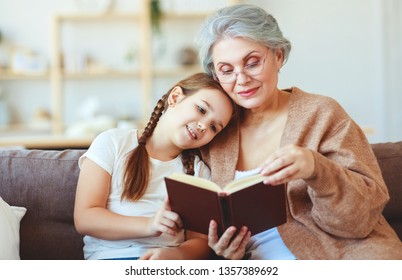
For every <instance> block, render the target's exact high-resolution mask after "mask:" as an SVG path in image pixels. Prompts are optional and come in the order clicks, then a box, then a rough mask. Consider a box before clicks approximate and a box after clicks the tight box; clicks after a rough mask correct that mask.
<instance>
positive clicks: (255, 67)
mask: <svg viewBox="0 0 402 280" xmlns="http://www.w3.org/2000/svg"><path fill="white" fill-rule="evenodd" d="M267 55H268V52H267V53H266V54H265V57H264V59H262V60H257V61H253V62H252V63H248V64H247V65H246V66H244V67H243V69H242V70H240V71H237V72H236V71H234V69H229V70H224V71H222V70H219V71H216V70H214V69H212V73H213V75H214V77H215V79H216V80H218V81H219V82H220V83H221V84H231V83H233V82H234V81H236V80H237V76H238V75H239V74H240V73H243V74H244V75H247V76H256V75H259V74H261V72H262V71H263V70H264V66H265V60H266V59H267ZM211 67H212V68H213V66H211Z"/></svg>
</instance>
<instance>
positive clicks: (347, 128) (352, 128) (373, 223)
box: [202, 88, 402, 259]
mask: <svg viewBox="0 0 402 280" xmlns="http://www.w3.org/2000/svg"><path fill="white" fill-rule="evenodd" d="M288 91H290V92H291V98H290V104H289V113H288V118H287V123H286V126H285V129H284V132H283V135H282V139H281V147H283V146H286V145H289V144H295V145H298V146H302V147H308V148H309V149H311V150H312V151H313V155H314V159H315V171H314V174H313V176H312V177H311V178H309V179H308V180H294V181H291V182H289V183H288V184H287V207H288V208H287V210H288V215H287V223H286V224H284V225H282V226H280V227H278V231H279V233H280V235H281V237H282V239H283V241H284V243H285V244H286V245H287V246H288V248H289V249H290V250H291V251H292V252H293V254H294V255H295V256H296V257H297V258H298V259H402V243H401V241H400V240H399V239H398V237H397V235H396V233H395V232H394V231H393V229H392V228H391V227H390V226H389V224H388V223H387V222H386V220H385V219H384V217H383V216H382V214H381V213H382V210H383V208H384V206H385V204H386V203H387V201H388V200H389V196H388V191H387V188H386V186H385V183H384V180H383V178H382V175H381V170H380V168H379V166H378V163H377V161H376V158H375V156H374V153H373V151H372V149H371V146H370V144H369V143H368V141H367V139H366V137H365V135H364V133H363V132H362V130H361V129H360V128H359V126H358V125H357V124H356V123H355V122H354V121H353V120H352V119H351V118H350V117H349V116H348V115H347V113H346V112H345V111H344V110H343V108H342V107H341V106H340V105H339V104H338V103H337V102H336V101H334V100H333V99H331V98H329V97H324V96H320V95H315V94H309V93H305V92H303V91H301V90H300V89H298V88H292V89H290V90H288ZM367 113H369V112H367ZM239 141H240V137H239V129H238V121H237V120H234V121H232V122H231V124H230V125H229V126H228V127H227V128H226V129H225V130H224V131H223V132H222V133H221V134H219V135H218V136H217V137H215V139H214V140H213V142H211V143H210V145H209V146H208V147H206V148H204V149H203V150H202V156H203V160H204V161H205V162H206V163H207V164H208V165H209V167H210V168H211V172H212V180H213V181H215V182H216V183H218V184H219V185H221V186H222V185H224V184H226V183H227V182H229V181H231V180H232V179H233V178H234V174H235V169H236V163H237V158H238V154H239ZM267 141H269V139H267ZM250 148H251V149H253V148H255V147H250ZM267 157H268V155H267Z"/></svg>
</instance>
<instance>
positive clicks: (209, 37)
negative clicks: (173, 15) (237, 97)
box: [195, 4, 291, 74]
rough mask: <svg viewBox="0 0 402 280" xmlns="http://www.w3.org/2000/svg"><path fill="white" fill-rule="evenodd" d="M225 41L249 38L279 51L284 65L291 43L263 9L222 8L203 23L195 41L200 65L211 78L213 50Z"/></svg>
mask: <svg viewBox="0 0 402 280" xmlns="http://www.w3.org/2000/svg"><path fill="white" fill-rule="evenodd" d="M225 37H231V38H234V37H243V38H248V39H250V40H253V41H255V42H257V43H261V44H264V45H265V46H267V47H268V48H270V49H273V50H281V51H282V53H283V64H285V63H286V61H287V59H288V57H289V53H290V50H291V43H290V42H289V40H287V39H286V38H284V37H283V35H282V31H281V30H280V29H279V26H278V23H277V21H276V19H275V18H274V17H273V16H272V15H270V14H268V13H267V12H266V11H265V10H264V9H262V8H260V7H258V6H255V5H251V4H239V5H232V6H228V7H224V8H221V9H220V10H218V11H217V12H216V13H214V14H212V15H211V16H209V17H208V18H207V19H206V20H205V22H204V23H203V25H202V26H201V29H200V31H199V32H198V34H197V37H196V39H195V41H196V43H197V45H198V48H199V57H200V61H201V63H202V66H203V67H204V70H205V71H206V72H207V73H209V74H212V73H211V71H212V69H211V65H212V48H213V46H214V44H215V43H216V42H218V41H219V40H221V39H223V38H225Z"/></svg>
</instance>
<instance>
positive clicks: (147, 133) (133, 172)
mask: <svg viewBox="0 0 402 280" xmlns="http://www.w3.org/2000/svg"><path fill="white" fill-rule="evenodd" d="M177 86H179V87H180V88H181V89H182V91H183V94H184V95H186V96H189V95H192V94H194V93H196V92H197V91H199V90H200V89H204V88H209V89H217V90H219V91H221V92H222V93H223V94H225V95H226V93H225V91H224V90H223V88H222V87H221V85H220V84H219V83H218V82H217V81H215V80H214V79H213V78H212V77H211V76H210V75H208V74H206V73H197V74H194V75H192V76H190V77H188V78H186V79H184V80H181V81H180V82H178V83H177V84H176V85H175V86H173V87H172V88H171V89H170V90H169V91H168V92H167V93H165V94H164V95H163V96H162V97H161V99H159V101H158V102H157V104H156V106H155V108H154V111H153V112H152V115H151V118H150V119H149V121H148V124H147V126H146V127H145V129H144V132H143V133H142V135H141V137H140V139H139V141H138V146H137V147H136V148H135V149H134V150H132V151H131V152H130V153H129V155H128V157H127V161H126V165H125V170H124V175H123V176H124V177H123V192H122V194H121V199H127V200H131V201H136V200H138V199H140V198H141V197H142V196H143V195H144V194H145V191H146V188H147V185H148V181H149V177H150V175H151V174H150V173H151V170H150V162H149V155H148V152H147V149H146V148H145V144H146V142H147V139H148V138H149V137H151V135H152V133H153V132H154V129H155V127H156V125H157V123H158V121H159V118H160V117H161V115H162V114H163V112H165V111H166V109H167V107H168V104H167V102H168V97H169V94H170V92H171V91H172V90H173V89H174V88H175V87H177ZM228 98H229V96H228ZM229 100H230V101H231V103H232V106H233V108H235V107H234V106H235V105H234V103H233V102H232V100H231V99H230V98H229ZM196 155H199V150H198V149H189V150H184V151H183V152H182V162H183V166H184V168H185V169H186V173H187V174H190V175H194V159H195V156H196Z"/></svg>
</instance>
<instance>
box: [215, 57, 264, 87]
mask: <svg viewBox="0 0 402 280" xmlns="http://www.w3.org/2000/svg"><path fill="white" fill-rule="evenodd" d="M268 53H269V50H268V51H267V53H266V54H265V57H264V59H263V60H262V62H261V64H262V68H261V71H260V72H259V73H257V74H253V75H251V74H247V73H245V72H244V70H246V69H247V66H245V67H243V69H241V70H240V71H238V72H235V71H234V69H233V73H234V74H235V76H234V79H233V81H230V82H222V81H220V80H219V77H218V76H219V75H218V74H217V73H216V71H215V66H214V65H213V64H212V63H211V64H210V69H211V72H212V76H213V78H214V80H216V81H217V82H219V83H221V84H231V83H233V82H235V81H236V80H237V78H238V75H239V74H240V73H242V74H243V75H246V76H248V77H254V76H257V75H260V74H261V73H262V72H263V71H264V68H265V61H266V60H267V56H268Z"/></svg>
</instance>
